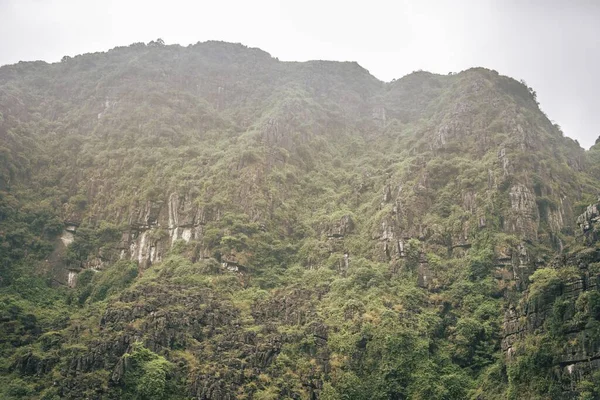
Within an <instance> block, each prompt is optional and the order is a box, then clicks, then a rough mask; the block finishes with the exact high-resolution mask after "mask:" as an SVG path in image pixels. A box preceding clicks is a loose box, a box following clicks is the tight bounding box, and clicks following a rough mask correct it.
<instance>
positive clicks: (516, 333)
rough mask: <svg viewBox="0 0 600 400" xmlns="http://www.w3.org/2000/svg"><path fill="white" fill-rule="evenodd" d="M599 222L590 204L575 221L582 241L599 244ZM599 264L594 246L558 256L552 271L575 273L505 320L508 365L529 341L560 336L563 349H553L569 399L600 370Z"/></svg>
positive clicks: (510, 312) (517, 307)
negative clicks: (587, 379) (582, 382)
mask: <svg viewBox="0 0 600 400" xmlns="http://www.w3.org/2000/svg"><path fill="white" fill-rule="evenodd" d="M599 221H600V219H599V214H598V205H597V204H593V205H590V206H588V207H587V209H586V211H585V212H584V213H583V214H582V215H580V216H579V217H578V218H577V224H578V225H579V227H580V233H579V236H578V237H579V240H581V241H582V242H585V243H586V244H587V245H588V246H595V245H596V243H597V237H596V225H597V224H598V222H599ZM599 261H600V253H598V251H597V250H596V249H595V247H588V248H586V249H585V250H581V251H578V252H575V253H572V254H568V255H566V256H564V257H561V258H557V259H556V260H555V261H554V262H553V264H552V267H551V268H553V269H554V268H557V269H558V270H559V271H560V270H561V269H565V268H572V269H573V270H574V271H576V272H572V273H571V274H570V275H569V276H570V277H569V278H566V279H562V280H559V281H557V282H556V283H555V284H554V285H553V286H549V287H548V288H546V289H545V291H544V292H542V294H541V295H540V294H537V297H536V298H535V299H530V298H529V295H528V291H525V293H524V299H523V301H521V303H520V304H517V305H513V306H511V307H510V308H509V309H508V310H507V312H506V315H505V318H504V327H503V330H504V337H503V339H502V350H503V351H504V352H505V354H506V356H507V359H508V360H509V362H510V360H512V359H514V358H515V357H516V356H518V355H519V354H520V352H521V351H523V350H522V349H523V348H522V345H523V344H524V343H525V340H526V339H527V338H528V337H531V336H536V335H544V334H547V333H548V330H549V329H550V330H551V331H552V334H553V335H562V337H563V339H561V343H560V345H561V346H562V347H561V348H558V349H555V351H557V354H558V355H557V356H556V359H555V366H556V367H557V368H558V369H559V371H560V373H559V377H558V378H559V380H560V382H561V383H562V385H563V390H564V395H565V396H566V397H565V398H570V397H569V396H574V395H575V394H576V393H577V392H576V384H577V383H578V382H580V381H581V380H583V379H586V378H589V376H590V375H591V374H592V373H593V371H596V370H597V369H598V368H599V367H600V337H598V328H597V326H596V324H595V323H594V322H593V321H594V320H595V319H597V318H598V317H600V315H598V314H597V311H593V310H595V309H594V308H593V307H596V306H595V305H593V304H596V303H594V302H596V301H597V300H596V298H597V297H598V291H599V290H600V286H599V282H600V271H599V270H598V269H597V267H596V263H598V262H599ZM538 291H539V289H538ZM590 312H591V314H590ZM587 318H590V319H589V320H587Z"/></svg>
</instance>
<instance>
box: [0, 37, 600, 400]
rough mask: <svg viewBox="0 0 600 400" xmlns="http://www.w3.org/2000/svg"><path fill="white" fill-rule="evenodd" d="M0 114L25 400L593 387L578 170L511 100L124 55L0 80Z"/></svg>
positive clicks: (243, 58)
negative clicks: (42, 399)
mask: <svg viewBox="0 0 600 400" xmlns="http://www.w3.org/2000/svg"><path fill="white" fill-rule="evenodd" d="M0 117H1V118H0V139H2V142H3V143H2V147H1V148H0V157H2V160H3V166H2V167H1V168H2V169H0V194H1V195H2V197H0V206H1V207H0V239H1V240H2V242H1V244H2V248H3V249H11V251H10V252H9V251H6V252H5V253H4V254H5V255H4V254H3V255H2V258H1V261H2V270H1V272H2V279H3V280H2V285H3V290H4V292H2V296H5V297H4V298H5V299H6V301H5V304H6V306H3V307H4V308H3V309H2V312H3V314H2V318H3V319H2V321H3V325H4V327H3V328H2V329H4V333H6V337H9V338H10V339H8V340H7V341H5V342H3V343H2V346H3V347H2V352H3V353H2V354H3V356H4V357H5V358H6V359H7V360H9V361H8V363H7V365H6V366H3V367H2V370H1V371H2V376H3V378H2V379H6V380H7V382H8V381H9V380H14V379H20V380H21V381H22V384H20V385H21V386H22V387H26V388H28V389H27V390H25V391H22V392H23V394H22V397H23V396H25V397H26V396H30V397H31V398H35V396H40V395H44V396H47V398H51V396H53V395H56V396H61V397H66V398H82V397H88V398H103V397H107V396H108V397H109V398H112V397H115V398H118V397H120V396H121V397H123V396H134V394H133V393H136V390H137V391H138V392H139V393H142V392H143V393H145V394H143V395H140V396H141V397H139V398H163V397H164V398H176V396H180V397H181V398H190V397H192V398H199V399H230V398H324V399H334V398H342V397H341V396H343V398H357V399H359V398H367V397H369V398H381V399H384V398H395V399H401V398H425V397H427V398H440V399H442V398H444V399H448V398H466V397H472V398H479V399H483V398H490V399H492V398H506V397H512V398H524V397H529V398H535V396H538V397H540V398H548V396H553V397H556V398H561V396H571V397H576V396H578V395H581V396H584V395H588V393H591V394H590V396H593V395H594V393H595V392H593V390H592V389H590V385H593V382H594V379H595V376H596V375H595V371H596V367H597V363H596V358H597V353H598V350H597V348H596V347H597V343H598V342H597V341H596V339H595V337H596V336H597V332H598V327H597V320H598V318H599V316H598V315H596V314H597V313H596V311H595V310H596V308H595V307H596V306H595V296H596V293H597V290H596V286H597V284H596V280H597V277H596V272H595V263H596V262H597V261H598V260H596V258H595V257H596V256H595V254H596V252H595V243H596V234H595V232H596V228H595V225H596V224H597V221H596V219H597V218H598V216H597V214H598V212H597V209H596V208H594V207H596V206H590V207H588V208H587V210H586V211H585V212H584V213H583V215H582V216H581V217H579V218H576V215H578V214H580V213H581V212H582V211H584V209H583V207H584V206H587V205H588V204H589V203H591V202H592V200H593V198H594V197H593V196H594V195H595V187H596V185H597V180H596V179H597V177H596V173H595V168H596V167H595V165H596V161H595V159H594V157H595V153H593V152H588V153H586V152H585V151H584V150H583V149H581V148H580V147H579V146H578V144H577V143H575V142H573V141H572V140H570V139H568V138H565V137H564V136H563V135H562V133H561V132H560V130H559V129H558V127H557V126H555V125H553V124H552V123H551V122H550V121H549V120H548V118H547V117H546V116H545V115H544V114H543V113H542V112H541V111H540V110H539V108H538V105H537V103H536V101H535V96H534V94H533V92H532V91H531V89H529V88H527V86H525V85H523V84H522V83H519V82H516V81H514V80H513V79H510V78H507V77H504V76H501V75H499V74H498V73H497V72H495V71H490V70H486V69H481V68H475V69H470V70H467V71H464V72H461V73H459V74H455V75H449V76H440V75H434V74H430V73H426V72H415V73H413V74H411V75H408V76H406V77H404V78H401V79H399V80H397V81H394V82H391V83H383V82H380V81H378V80H377V79H375V78H374V77H372V76H371V75H370V74H369V73H368V71H366V70H364V69H363V68H361V67H360V66H359V65H357V64H356V63H334V62H323V61H319V62H307V63H288V62H280V61H278V60H276V59H274V58H272V57H270V56H269V55H268V54H266V53H264V52H262V51H260V50H258V49H248V48H245V47H244V46H241V45H233V44H227V43H217V42H208V43H199V44H196V45H193V46H189V47H187V48H182V47H180V46H163V45H160V44H158V43H153V44H152V45H148V46H146V45H143V44H136V45H132V46H129V47H127V48H117V49H114V50H111V51H110V52H108V53H105V54H89V55H83V56H78V57H75V58H73V59H65V60H63V61H62V62H61V63H57V64H50V65H49V64H45V63H40V62H36V63H20V64H17V65H13V66H5V67H2V68H0ZM40 277H44V278H47V279H48V280H49V281H50V286H53V288H49V287H48V286H47V285H46V283H45V282H43V281H42V280H40V279H39V278H40ZM36 279H37V280H36ZM23 288H27V290H24V289H23ZM34 289H35V290H34ZM40 293H45V295H40ZM48 293H51V295H49V294H48ZM44 297H46V298H47V299H53V300H51V301H50V300H48V301H46V302H45V301H42V298H44ZM44 313H45V315H52V316H54V315H55V314H56V315H63V316H64V317H66V318H54V317H53V318H44V317H41V315H42V314H44ZM32 317H33V318H32ZM21 381H19V382H21ZM536 382H542V383H539V384H538V383H536ZM9 386H10V385H8V386H7V389H6V390H5V392H2V393H3V395H6V396H16V397H18V396H17V394H14V393H17V392H19V390H18V388H17V387H16V386H15V387H14V388H13V387H12V386H10V387H9ZM17 386H18V385H17ZM142 389H143V390H142ZM146 390H147V391H148V392H145V391H146ZM140 391H142V392H140ZM13 392H14V393H13ZM11 393H12V394H11ZM134 398H137V397H135V396H134Z"/></svg>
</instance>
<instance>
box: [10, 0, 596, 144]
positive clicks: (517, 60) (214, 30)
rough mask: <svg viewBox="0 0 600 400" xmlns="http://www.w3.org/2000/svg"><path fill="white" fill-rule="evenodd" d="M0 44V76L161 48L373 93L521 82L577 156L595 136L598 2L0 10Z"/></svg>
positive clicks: (229, 0)
mask: <svg viewBox="0 0 600 400" xmlns="http://www.w3.org/2000/svg"><path fill="white" fill-rule="evenodd" d="M0 38H2V39H0V65H4V64H11V63H15V62H18V61H20V60H25V61H30V60H45V61H48V62H54V61H58V60H60V59H61V58H62V56H64V55H71V56H73V55H77V54H81V53H88V52H95V51H106V50H108V49H110V48H113V47H115V46H124V45H128V44H131V43H133V42H149V41H151V40H155V39H157V38H162V39H164V40H165V42H166V43H167V44H173V43H179V44H182V45H187V44H190V43H196V42H198V41H206V40H224V41H230V42H240V43H243V44H245V45H248V46H251V47H259V48H261V49H263V50H265V51H267V52H269V53H271V55H272V56H274V57H278V58H279V59H280V60H295V61H304V60H310V59H328V60H342V61H358V63H359V64H361V65H362V66H363V67H365V68H366V69H368V70H369V71H370V72H371V73H372V74H373V75H375V76H376V77H377V78H379V79H381V80H385V81H389V80H391V79H393V78H400V77H402V76H404V75H406V74H407V73H410V72H412V71H414V70H418V69H423V70H428V71H432V72H436V73H442V74H446V73H448V72H450V71H453V72H458V71H461V70H464V69H467V68H470V67H474V66H484V67H487V68H492V69H495V70H497V71H498V72H500V73H501V74H504V75H509V76H512V77H514V78H516V79H525V80H526V81H527V83H528V84H529V85H530V86H532V87H533V88H534V89H535V90H536V91H537V93H538V100H539V101H540V103H541V107H542V109H543V110H544V111H545V112H546V113H547V114H548V116H549V117H550V119H552V120H554V121H555V122H557V123H558V124H560V125H561V126H562V128H563V131H564V132H565V134H566V135H567V136H570V137H572V138H574V139H577V140H579V142H580V143H581V145H582V146H583V147H586V148H588V147H589V146H591V145H592V144H593V143H594V141H595V140H596V138H597V137H598V136H599V135H600V97H599V94H600V0H545V1H544V0H520V1H519V0H504V1H503V0H496V1H494V0H447V1H446V0H412V1H409V0H396V1H383V0H369V1H360V2H359V1H352V0H346V1H333V0H331V1H328V0H302V1H292V0H288V1H275V0H264V1H263V0H212V1H203V0H200V1H183V0H170V1H152V0H120V1H118V0H97V1H92V0H0Z"/></svg>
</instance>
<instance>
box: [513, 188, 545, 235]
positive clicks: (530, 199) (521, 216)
mask: <svg viewBox="0 0 600 400" xmlns="http://www.w3.org/2000/svg"><path fill="white" fill-rule="evenodd" d="M509 196H510V208H511V211H510V215H508V216H507V228H508V230H509V231H510V232H514V233H518V234H522V235H523V236H524V237H525V238H527V239H530V240H536V239H537V234H538V224H539V218H540V217H539V213H538V208H537V204H536V201H535V195H534V194H533V193H532V192H531V191H530V190H529V189H528V188H527V186H525V185H522V184H516V185H514V186H513V187H511V189H510V192H509Z"/></svg>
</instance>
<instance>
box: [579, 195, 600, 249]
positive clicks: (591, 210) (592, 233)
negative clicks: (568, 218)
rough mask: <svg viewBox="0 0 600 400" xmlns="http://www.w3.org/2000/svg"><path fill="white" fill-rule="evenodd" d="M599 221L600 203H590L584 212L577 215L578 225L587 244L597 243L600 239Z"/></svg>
mask: <svg viewBox="0 0 600 400" xmlns="http://www.w3.org/2000/svg"><path fill="white" fill-rule="evenodd" d="M599 223H600V212H598V204H591V205H589V206H588V207H587V208H586V210H585V211H584V213H583V214H581V215H580V216H579V217H577V225H578V226H579V229H580V231H581V234H582V235H583V237H584V238H585V241H586V243H587V244H592V243H595V242H596V241H597V240H598V231H599V230H600V224H599Z"/></svg>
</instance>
